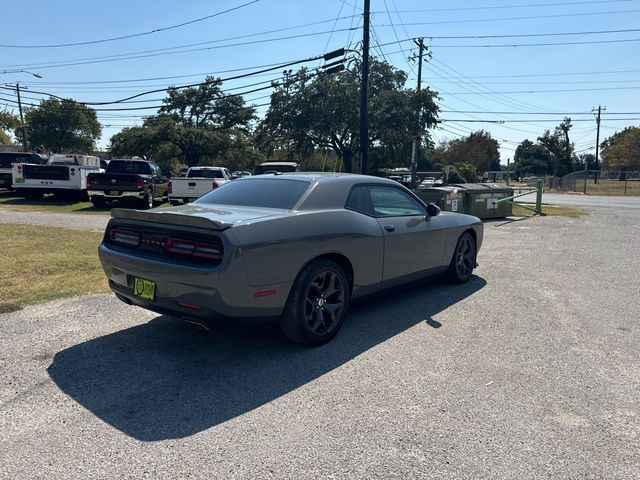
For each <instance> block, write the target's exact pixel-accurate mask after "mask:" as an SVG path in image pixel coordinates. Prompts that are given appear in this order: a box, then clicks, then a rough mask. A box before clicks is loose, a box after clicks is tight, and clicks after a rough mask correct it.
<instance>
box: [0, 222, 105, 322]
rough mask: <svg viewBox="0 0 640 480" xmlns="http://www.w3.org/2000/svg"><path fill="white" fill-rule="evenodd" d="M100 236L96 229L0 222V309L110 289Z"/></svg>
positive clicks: (3, 310)
mask: <svg viewBox="0 0 640 480" xmlns="http://www.w3.org/2000/svg"><path fill="white" fill-rule="evenodd" d="M101 240H102V234H101V233H96V232H87V231H82V230H71V229H63V228H42V227H39V226H38V227H36V226H31V225H10V224H0V265H1V266H2V267H1V268H0V313H6V312H11V311H15V310H19V309H20V308H22V307H24V306H26V305H33V304H37V303H43V302H48V301H50V300H55V299H58V298H65V297H72V296H76V295H92V294H98V293H106V292H108V291H109V288H108V286H107V281H106V278H105V275H104V272H103V271H102V267H101V266H100V262H99V261H98V251H97V249H98V245H99V244H100V241H101Z"/></svg>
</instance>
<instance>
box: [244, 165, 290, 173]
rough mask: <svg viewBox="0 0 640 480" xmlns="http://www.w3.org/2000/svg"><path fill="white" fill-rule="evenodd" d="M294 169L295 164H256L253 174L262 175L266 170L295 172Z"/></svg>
mask: <svg viewBox="0 0 640 480" xmlns="http://www.w3.org/2000/svg"><path fill="white" fill-rule="evenodd" d="M295 171H296V166H295V165H282V164H280V165H278V164H275V165H268V164H267V165H258V166H257V167H256V168H255V170H254V174H255V175H262V174H263V173H267V172H283V173H286V172H295Z"/></svg>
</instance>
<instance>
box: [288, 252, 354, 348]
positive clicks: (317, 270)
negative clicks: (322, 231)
mask: <svg viewBox="0 0 640 480" xmlns="http://www.w3.org/2000/svg"><path fill="white" fill-rule="evenodd" d="M349 297H350V291H349V283H348V280H347V277H346V275H345V274H344V271H343V270H342V268H340V266H338V265H337V264H336V263H334V262H332V261H329V260H324V259H321V260H316V261H313V262H311V263H310V264H309V265H307V266H306V267H305V268H304V269H303V270H302V271H301V272H300V274H299V275H298V278H297V279H296V282H295V284H294V285H293V288H292V290H291V292H290V294H289V300H288V301H287V305H286V306H285V309H284V312H283V314H282V317H281V318H280V330H281V331H282V333H283V334H284V335H285V336H286V337H287V338H289V339H290V340H292V341H294V342H297V343H305V344H308V345H320V344H323V343H326V342H328V341H329V340H331V339H332V338H333V337H335V335H336V334H337V333H338V331H339V330H340V328H341V327H342V324H343V323H344V319H345V317H346V315H347V309H348V308H349Z"/></svg>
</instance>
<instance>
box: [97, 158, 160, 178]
mask: <svg viewBox="0 0 640 480" xmlns="http://www.w3.org/2000/svg"><path fill="white" fill-rule="evenodd" d="M107 173H135V174H143V175H144V174H150V173H151V167H150V166H149V164H148V163H146V162H136V161H126V160H111V161H110V162H109V165H107Z"/></svg>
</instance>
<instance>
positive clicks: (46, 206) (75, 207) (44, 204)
mask: <svg viewBox="0 0 640 480" xmlns="http://www.w3.org/2000/svg"><path fill="white" fill-rule="evenodd" d="M0 208H3V209H5V210H11V211H14V212H15V211H18V212H51V213H85V214H91V215H109V212H110V211H111V209H109V208H94V206H93V205H92V204H91V202H75V201H71V200H57V199H56V198H55V197H53V196H51V195H45V197H44V198H43V199H42V200H27V199H25V198H22V197H16V196H13V194H12V193H11V192H2V193H0Z"/></svg>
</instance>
